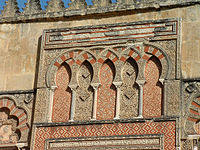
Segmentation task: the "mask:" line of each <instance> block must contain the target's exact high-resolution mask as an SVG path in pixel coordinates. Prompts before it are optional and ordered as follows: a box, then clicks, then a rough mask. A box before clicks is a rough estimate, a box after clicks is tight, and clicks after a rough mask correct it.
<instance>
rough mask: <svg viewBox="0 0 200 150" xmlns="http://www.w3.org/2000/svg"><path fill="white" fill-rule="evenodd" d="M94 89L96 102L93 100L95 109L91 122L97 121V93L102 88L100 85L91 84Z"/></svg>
mask: <svg viewBox="0 0 200 150" xmlns="http://www.w3.org/2000/svg"><path fill="white" fill-rule="evenodd" d="M91 85H92V87H93V89H94V100H93V109H92V119H91V120H96V116H97V94H98V93H97V91H98V88H99V86H100V83H93V84H91Z"/></svg>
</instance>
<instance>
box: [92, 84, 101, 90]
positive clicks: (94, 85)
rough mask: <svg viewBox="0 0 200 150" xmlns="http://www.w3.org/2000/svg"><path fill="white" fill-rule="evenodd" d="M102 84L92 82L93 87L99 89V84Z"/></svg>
mask: <svg viewBox="0 0 200 150" xmlns="http://www.w3.org/2000/svg"><path fill="white" fill-rule="evenodd" d="M100 85H101V83H91V86H92V87H93V89H94V90H95V89H98V88H99V86H100Z"/></svg>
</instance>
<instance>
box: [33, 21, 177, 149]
mask: <svg viewBox="0 0 200 150" xmlns="http://www.w3.org/2000/svg"><path fill="white" fill-rule="evenodd" d="M162 21H163V20H160V21H155V22H151V21H150V22H148V23H141V22H140V23H139V24H137V23H130V24H129V25H128V26H127V24H126V23H124V24H114V25H106V28H104V27H105V25H102V26H96V27H93V26H92V27H87V26H86V27H80V28H72V29H60V30H58V29H55V30H46V31H45V32H44V35H43V41H42V50H41V51H42V53H41V54H42V56H41V58H42V59H40V66H39V70H40V71H39V77H38V86H40V87H42V88H43V90H40V91H38V94H37V95H38V96H37V100H36V108H38V106H40V105H43V104H44V105H45V107H46V108H45V109H44V110H42V109H40V110H39V109H38V110H39V111H38V112H37V111H35V113H36V114H35V115H36V116H37V114H38V116H39V115H40V116H41V117H40V118H39V117H38V118H37V117H36V118H35V120H34V129H33V130H34V131H33V132H34V133H35V135H34V137H33V140H34V141H35V142H34V143H32V147H33V148H35V149H43V148H44V146H45V145H44V143H43V142H44V141H51V139H55V140H57V138H63V143H62V144H63V145H62V144H61V145H60V147H62V148H63V149H64V148H66V149H67V148H68V147H67V146H66V145H67V144H66V143H68V142H67V141H68V140H72V138H80V137H81V136H83V142H82V145H81V144H80V145H79V144H78V145H77V148H78V149H82V148H84V145H85V144H86V143H87V144H89V143H90V142H85V140H86V136H98V137H100V138H102V137H101V136H113V135H115V136H116V138H119V137H120V136H124V135H126V134H130V135H140V136H144V135H148V136H150V135H152V134H160V135H162V136H165V137H164V141H163V142H164V143H165V144H161V145H160V146H158V145H157V149H166V150H168V149H169V150H171V149H175V147H177V145H179V140H177V139H179V134H177V133H178V132H179V124H178V113H177V114H174V115H171V114H172V112H173V111H174V109H176V108H180V101H179V100H180V95H179V92H177V93H176V94H175V93H174V95H173V94H172V95H171V98H168V97H167V96H166V95H168V94H170V93H173V87H175V88H176V89H177V90H180V86H179V85H180V83H179V82H180V81H179V80H176V77H177V76H178V74H179V72H178V70H179V69H180V68H179V66H177V62H178V61H177V53H178V49H177V47H176V44H177V39H176V38H178V37H179V36H178V32H177V28H178V26H177V24H178V22H177V20H172V21H171V22H170V24H169V26H168V25H167V26H166V28H167V30H166V31H163V30H165V29H166V28H163V30H161V31H160V30H159V29H157V25H158V24H159V25H160V23H161V22H162ZM167 22H168V20H165V21H163V23H164V24H166V23H167ZM157 23H158V24H157ZM136 24H137V25H136ZM162 25H163V24H162ZM164 26H165V25H164ZM144 27H145V29H143V28H144ZM135 28H136V29H135ZM138 28H139V29H138ZM140 28H141V31H140ZM152 28H155V29H154V30H155V32H156V31H158V30H159V33H156V34H155V32H152V33H153V34H152V37H151V40H150V39H149V38H148V34H149V33H148V32H147V30H149V31H151V30H152ZM173 29H176V30H173ZM118 30H120V32H119V33H118ZM127 30H128V31H127ZM135 30H136V31H135ZM69 31H72V32H73V33H72V32H69ZM87 32H90V34H86V33H87ZM122 32H123V33H122ZM136 32H137V33H136ZM102 33H104V34H102ZM133 33H135V34H133ZM71 34H72V35H71ZM105 34H106V37H105ZM115 34H116V35H115ZM124 34H126V36H124ZM154 34H155V35H154ZM77 35H79V37H78V36H77ZM113 35H115V37H113ZM174 35H175V37H176V38H175V39H174ZM140 36H142V37H140ZM80 37H82V38H80ZM108 37H109V38H108ZM144 37H145V38H144ZM171 37H173V39H171V40H169V39H170V38H171ZM116 39H117V40H116ZM152 39H154V40H152ZM175 83H178V84H175ZM175 85H177V86H175ZM57 92H58V93H57ZM67 92H68V93H69V95H66V96H65V93H67ZM40 93H41V94H40ZM42 93H45V94H42ZM173 96H174V98H173ZM43 101H44V102H43ZM66 101H67V103H65V102H66ZM172 101H175V103H176V105H172V104H171V102H172ZM57 114H59V115H57ZM56 115H57V116H56ZM59 116H60V117H59ZM154 121H155V122H156V121H158V122H159V124H162V125H159V127H156V128H154V127H153V126H151V125H152V122H154ZM171 121H172V122H173V125H172V124H170V123H169V122H171ZM168 123H169V124H170V125H169V124H168ZM106 124H108V126H106ZM150 124H151V125H150ZM156 124H157V123H156ZM124 125H125V126H126V127H124ZM127 125H128V126H127ZM137 125H138V126H137ZM154 125H155V124H154ZM168 125H169V126H168ZM171 125H172V126H171ZM122 126H123V128H122V129H120V128H121V127H122ZM134 126H135V127H134ZM137 128H139V129H140V130H139V131H138V132H137V133H135V132H134V133H132V132H133V131H132V130H131V129H134V130H137ZM169 129H170V132H171V133H170V135H169V134H166V135H165V133H164V132H165V131H166V132H168V131H169ZM49 131H56V132H55V133H53V132H52V134H51V135H52V136H51V135H50V132H49ZM57 131H58V132H57ZM154 131H155V132H154ZM68 133H70V135H67V134H68ZM104 133H105V134H104ZM163 134H164V135H163ZM43 135H44V137H43ZM40 137H42V139H43V142H42V143H40V142H39V138H40ZM170 138H172V139H173V141H177V142H172V143H171V142H167V141H166V140H168V139H170ZM153 139H154V138H153V137H151V138H149V141H151V140H153ZM172 139H171V140H172ZM97 141H98V140H97ZM113 142H115V141H113ZM120 142H122V143H123V140H122V141H120ZM124 142H125V141H124ZM130 142H133V143H134V142H136V143H137V142H139V140H135V141H130ZM160 142H161V141H160ZM161 143H162V142H161ZM169 143H171V144H169ZM68 144H73V142H72V143H71V142H69V143H68ZM74 144H76V141H74ZM90 144H91V143H90ZM99 144H100V145H101V144H102V143H101V142H100V141H99ZM103 145H104V144H103ZM48 146H49V148H48ZM56 146H57V147H59V144H58V143H54V142H50V143H49V144H48V143H46V147H45V148H46V149H50V148H51V147H52V148H53V147H54V148H56ZM74 146H75V145H74ZM104 146H105V148H106V147H107V146H106V145H104ZM123 146H124V147H126V146H127V145H126V144H125V143H124V144H122V145H121V147H123ZM148 146H149V147H148ZM154 146H155V145H154ZM154 146H152V147H151V146H150V144H147V147H148V149H152V148H153V149H155V147H156V146H155V147H154ZM97 147H98V146H97ZM130 147H131V148H136V147H137V146H135V145H134V144H133V145H131V146H130ZM110 148H111V149H114V148H115V147H113V146H111V147H110ZM143 148H144V147H142V145H141V148H140V149H143Z"/></svg>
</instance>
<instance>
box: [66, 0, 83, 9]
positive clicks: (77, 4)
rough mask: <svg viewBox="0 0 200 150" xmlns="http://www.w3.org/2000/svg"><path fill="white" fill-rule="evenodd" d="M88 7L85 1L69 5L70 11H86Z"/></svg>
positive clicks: (73, 0) (79, 0)
mask: <svg viewBox="0 0 200 150" xmlns="http://www.w3.org/2000/svg"><path fill="white" fill-rule="evenodd" d="M86 7H87V4H86V2H85V0H72V2H71V3H69V9H85V8H86Z"/></svg>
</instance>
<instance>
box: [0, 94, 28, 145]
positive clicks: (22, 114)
mask: <svg viewBox="0 0 200 150" xmlns="http://www.w3.org/2000/svg"><path fill="white" fill-rule="evenodd" d="M5 109H7V110H8V112H9V113H8V114H7V115H8V116H9V117H11V118H12V116H13V117H14V118H16V119H15V120H17V124H16V127H15V132H16V133H17V134H18V135H19V139H18V141H19V142H20V141H21V140H22V141H23V140H24V139H25V138H26V137H27V136H28V132H29V125H28V115H27V112H26V110H25V109H23V108H21V107H19V106H18V105H17V103H16V102H15V101H14V100H13V99H12V98H11V97H10V96H5V97H0V110H2V111H4V110H5ZM0 120H1V119H0ZM3 124H4V123H3Z"/></svg>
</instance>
